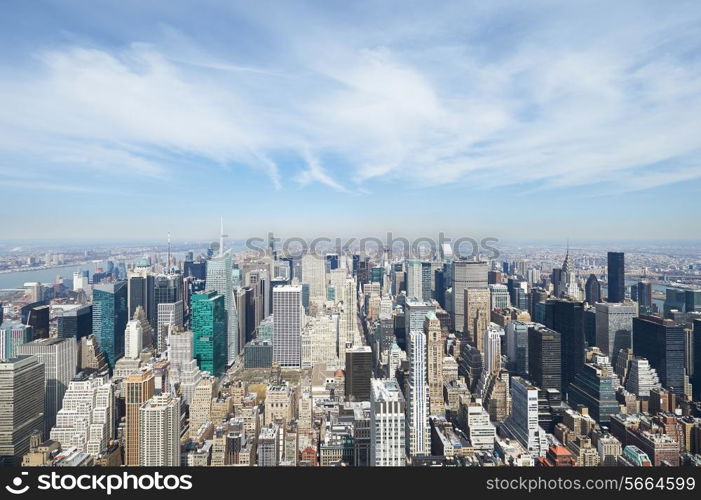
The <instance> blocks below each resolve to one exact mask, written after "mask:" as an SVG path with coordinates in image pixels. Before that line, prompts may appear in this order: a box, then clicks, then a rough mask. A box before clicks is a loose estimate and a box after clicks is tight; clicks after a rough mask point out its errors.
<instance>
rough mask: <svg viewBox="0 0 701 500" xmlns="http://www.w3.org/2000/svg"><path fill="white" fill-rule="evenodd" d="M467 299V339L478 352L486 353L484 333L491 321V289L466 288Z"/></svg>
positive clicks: (465, 313)
mask: <svg viewBox="0 0 701 500" xmlns="http://www.w3.org/2000/svg"><path fill="white" fill-rule="evenodd" d="M463 295H464V297H465V308H464V311H465V312H464V315H465V328H464V332H465V334H466V335H467V339H468V341H469V342H471V343H472V345H474V346H475V347H477V350H478V351H480V352H484V345H483V342H484V332H485V331H486V330H487V327H488V326H489V320H490V299H491V296H490V292H489V288H487V287H484V288H466V289H465V290H464V292H463Z"/></svg>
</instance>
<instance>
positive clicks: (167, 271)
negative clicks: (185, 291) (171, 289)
mask: <svg viewBox="0 0 701 500" xmlns="http://www.w3.org/2000/svg"><path fill="white" fill-rule="evenodd" d="M170 270H171V266H170V231H168V260H167V261H166V273H168V274H170Z"/></svg>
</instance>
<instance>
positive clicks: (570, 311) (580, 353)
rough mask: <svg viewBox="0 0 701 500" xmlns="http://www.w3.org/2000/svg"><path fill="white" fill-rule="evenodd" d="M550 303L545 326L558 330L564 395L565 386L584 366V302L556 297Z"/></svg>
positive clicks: (563, 391) (563, 392)
mask: <svg viewBox="0 0 701 500" xmlns="http://www.w3.org/2000/svg"><path fill="white" fill-rule="evenodd" d="M548 302H549V303H551V304H552V306H551V307H552V316H548V317H547V318H546V321H548V322H546V326H548V327H549V328H552V329H553V330H555V331H557V332H560V335H561V344H562V385H561V392H562V394H563V396H564V394H565V392H566V391H567V386H568V385H569V384H570V382H572V381H573V380H574V377H575V375H577V373H579V371H580V370H581V369H582V367H583V366H584V349H585V345H586V342H585V335H584V303H583V302H578V301H571V300H564V299H556V300H550V301H548Z"/></svg>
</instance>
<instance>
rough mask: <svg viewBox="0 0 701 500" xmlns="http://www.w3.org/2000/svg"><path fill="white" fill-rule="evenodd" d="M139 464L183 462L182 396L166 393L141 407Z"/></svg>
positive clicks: (168, 464) (144, 465)
mask: <svg viewBox="0 0 701 500" xmlns="http://www.w3.org/2000/svg"><path fill="white" fill-rule="evenodd" d="M139 464H140V465H141V466H142V467H175V466H179V465H180V398H177V397H173V395H172V394H170V393H164V394H161V395H160V396H153V397H152V398H151V399H149V400H148V401H147V402H146V403H145V404H144V405H143V406H141V407H140V408H139Z"/></svg>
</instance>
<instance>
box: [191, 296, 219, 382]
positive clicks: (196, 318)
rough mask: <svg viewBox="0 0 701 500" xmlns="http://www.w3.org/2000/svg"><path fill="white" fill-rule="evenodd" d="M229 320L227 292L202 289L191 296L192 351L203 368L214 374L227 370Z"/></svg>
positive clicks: (217, 374)
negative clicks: (226, 303)
mask: <svg viewBox="0 0 701 500" xmlns="http://www.w3.org/2000/svg"><path fill="white" fill-rule="evenodd" d="M226 323H227V311H226V307H225V297H224V295H220V294H217V293H216V292H200V293H196V294H195V295H193V296H192V335H193V355H194V358H195V359H196V360H197V365H198V366H199V368H200V370H202V371H207V372H209V373H210V374H212V375H214V376H215V377H219V376H221V375H222V373H224V371H225V370H226V361H227V342H226V335H227V328H226Z"/></svg>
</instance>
